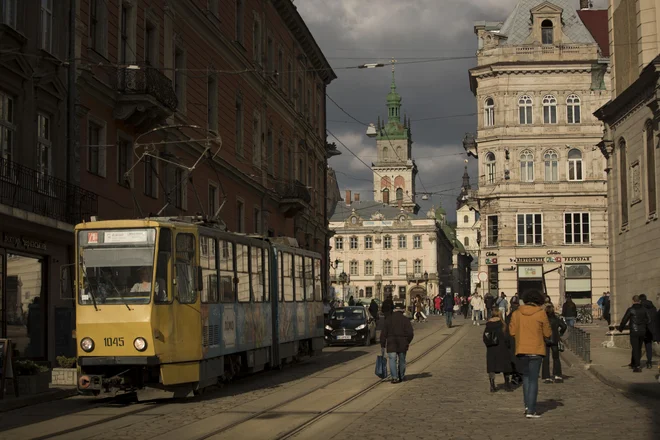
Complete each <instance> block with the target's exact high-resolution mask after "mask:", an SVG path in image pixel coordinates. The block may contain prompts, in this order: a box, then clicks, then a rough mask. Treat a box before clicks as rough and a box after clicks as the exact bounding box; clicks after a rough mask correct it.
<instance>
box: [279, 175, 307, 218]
mask: <svg viewBox="0 0 660 440" xmlns="http://www.w3.org/2000/svg"><path fill="white" fill-rule="evenodd" d="M277 191H278V192H279V193H280V196H281V199H280V211H281V212H282V213H283V214H284V216H285V217H293V216H295V215H296V214H298V213H299V212H302V211H304V210H305V209H309V204H310V203H311V201H312V193H311V192H310V191H309V188H307V186H306V185H305V184H303V183H302V182H300V181H299V180H296V181H295V182H289V183H282V184H280V185H279V186H278V188H277Z"/></svg>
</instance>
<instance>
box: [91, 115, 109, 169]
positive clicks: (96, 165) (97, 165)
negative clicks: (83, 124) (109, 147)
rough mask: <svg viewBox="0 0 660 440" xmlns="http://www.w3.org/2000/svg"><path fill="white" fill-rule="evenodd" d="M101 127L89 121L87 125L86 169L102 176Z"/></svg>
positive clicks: (102, 150)
mask: <svg viewBox="0 0 660 440" xmlns="http://www.w3.org/2000/svg"><path fill="white" fill-rule="evenodd" d="M102 137H103V127H102V126H101V125H100V124H97V123H95V122H92V121H89V123H88V127H87V144H88V145H87V171H89V172H90V173H92V174H96V175H97V176H103V175H104V174H105V171H104V170H103V169H102V168H104V166H103V165H104V164H103V163H102V162H103V161H104V159H105V158H102V156H105V147H104V146H103V145H102V144H103V140H102Z"/></svg>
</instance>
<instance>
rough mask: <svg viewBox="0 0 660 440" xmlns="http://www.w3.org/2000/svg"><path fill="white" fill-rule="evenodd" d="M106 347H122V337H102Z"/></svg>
mask: <svg viewBox="0 0 660 440" xmlns="http://www.w3.org/2000/svg"><path fill="white" fill-rule="evenodd" d="M103 343H104V345H105V346H106V347H123V346H124V338H103Z"/></svg>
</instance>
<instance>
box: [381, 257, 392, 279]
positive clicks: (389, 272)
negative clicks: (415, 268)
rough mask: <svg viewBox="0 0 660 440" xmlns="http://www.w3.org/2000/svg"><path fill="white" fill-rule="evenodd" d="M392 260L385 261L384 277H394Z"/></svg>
mask: <svg viewBox="0 0 660 440" xmlns="http://www.w3.org/2000/svg"><path fill="white" fill-rule="evenodd" d="M392 273H393V272H392V260H383V275H386V276H392Z"/></svg>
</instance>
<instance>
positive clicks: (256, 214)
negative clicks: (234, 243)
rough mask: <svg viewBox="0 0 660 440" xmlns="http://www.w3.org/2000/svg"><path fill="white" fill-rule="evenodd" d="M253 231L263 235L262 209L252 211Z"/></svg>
mask: <svg viewBox="0 0 660 440" xmlns="http://www.w3.org/2000/svg"><path fill="white" fill-rule="evenodd" d="M252 222H253V223H254V225H252V230H253V231H254V233H255V234H261V209H259V208H254V210H253V211H252Z"/></svg>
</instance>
